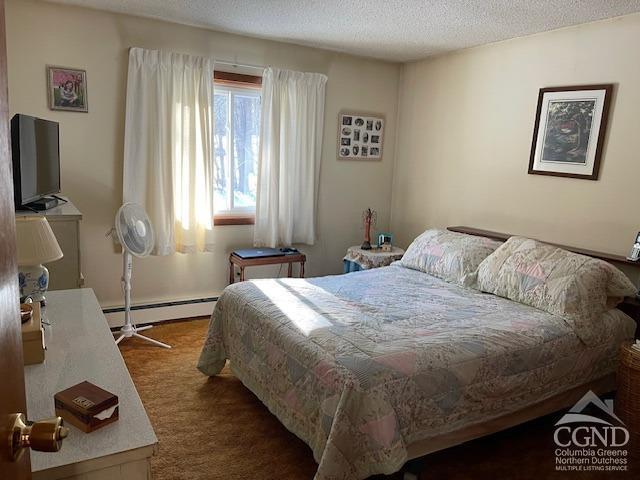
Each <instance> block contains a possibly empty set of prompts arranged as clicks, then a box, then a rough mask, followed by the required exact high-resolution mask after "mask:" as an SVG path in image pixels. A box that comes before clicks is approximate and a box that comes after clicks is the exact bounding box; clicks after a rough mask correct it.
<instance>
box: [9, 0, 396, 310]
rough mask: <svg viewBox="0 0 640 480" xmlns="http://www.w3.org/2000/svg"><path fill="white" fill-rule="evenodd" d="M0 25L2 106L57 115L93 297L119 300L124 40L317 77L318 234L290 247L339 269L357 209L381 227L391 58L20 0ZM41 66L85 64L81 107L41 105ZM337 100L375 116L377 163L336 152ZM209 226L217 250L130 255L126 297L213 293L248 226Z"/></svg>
mask: <svg viewBox="0 0 640 480" xmlns="http://www.w3.org/2000/svg"><path fill="white" fill-rule="evenodd" d="M6 24H7V44H8V61H9V65H8V70H9V101H10V110H11V114H12V115H13V114H14V113H16V112H20V113H27V114H31V115H36V116H39V117H44V118H48V119H51V120H55V121H58V122H60V127H61V157H62V158H61V169H62V172H61V174H62V190H63V193H64V194H66V195H68V196H69V197H70V198H71V199H72V201H73V202H74V203H75V204H76V206H77V207H78V208H79V209H80V210H81V211H82V212H83V214H84V220H83V221H82V230H81V235H82V256H83V272H84V275H85V277H86V284H87V286H89V287H91V288H93V289H94V290H95V291H96V294H97V296H98V299H99V300H100V302H101V304H102V305H103V306H111V305H117V304H120V303H121V299H120V297H121V295H120V282H119V278H120V270H121V262H120V257H119V255H118V254H116V253H114V249H113V248H112V246H111V245H110V243H109V241H108V240H107V239H105V237H104V234H105V232H106V231H107V230H108V229H109V228H110V227H111V225H112V221H113V220H112V219H113V216H114V215H115V212H116V210H117V208H118V207H119V205H120V202H121V199H122V150H123V136H124V111H125V101H124V100H125V86H126V68H127V49H128V48H129V47H131V46H138V47H144V48H150V49H166V50H170V51H176V52H184V53H191V54H197V55H209V56H212V57H214V58H216V57H217V58H219V59H231V60H235V61H238V62H242V63H250V64H259V65H274V66H278V67H283V68H291V69H295V70H302V71H311V72H321V73H324V74H326V75H328V77H329V81H328V84H327V103H326V110H325V115H326V120H325V129H324V131H325V135H324V142H323V155H322V157H323V158H322V171H321V179H320V194H319V212H318V222H319V239H318V242H317V244H316V245H315V246H313V247H308V246H301V249H302V250H303V251H304V252H305V253H307V255H308V266H307V274H308V275H310V276H311V275H325V274H330V273H339V272H340V271H341V268H342V260H341V259H342V256H343V255H344V253H345V251H346V248H347V247H348V246H349V245H353V244H357V243H360V242H361V239H362V231H361V229H360V216H361V212H362V210H363V209H365V208H366V207H372V208H374V209H376V210H377V211H378V224H379V230H387V228H388V223H389V216H390V204H391V178H392V170H393V152H394V150H395V145H394V138H395V120H396V116H397V112H396V107H397V91H398V79H399V68H400V67H399V66H398V65H397V64H392V63H386V62H379V61H374V60H369V59H362V58H357V57H353V56H348V55H343V54H338V53H334V52H328V51H323V50H318V49H312V48H306V47H298V46H294V45H289V44H284V43H278V42H271V41H265V40H259V39H254V38H248V37H243V36H237V35H231V34H226V33H219V32H213V31H209V30H205V29H200V28H195V27H188V26H182V25H177V24H171V23H166V22H161V21H156V20H149V19H143V18H138V17H131V16H125V15H117V14H110V13H104V12H99V11H94V10H89V9H82V8H76V7H67V6H61V5H54V4H49V3H43V2H32V1H27V0H25V1H17V0H9V1H8V2H7V5H6ZM47 64H52V65H63V66H68V67H75V68H82V69H86V70H87V78H88V100H89V113H88V114H84V113H75V112H54V111H51V110H49V109H48V108H47V91H46V77H45V67H46V65H47ZM343 108H344V109H351V110H366V111H374V112H379V113H383V114H385V115H386V118H387V123H386V133H385V146H384V152H385V154H384V159H383V161H382V162H365V163H363V162H345V161H337V160H336V132H337V115H338V112H339V110H341V109H343ZM216 235H217V242H218V245H219V251H218V252H217V253H214V254H198V255H179V254H178V255H173V256H169V257H153V258H147V259H144V260H140V261H136V265H135V271H134V294H135V295H134V297H135V301H136V303H143V302H150V301H159V300H165V299H185V298H197V297H203V296H211V295H215V294H217V293H219V292H220V291H221V290H222V289H223V288H224V287H225V286H226V284H227V278H228V273H227V272H228V270H227V268H228V266H227V265H228V264H227V257H228V254H229V252H230V251H231V250H233V249H235V248H239V247H247V246H250V245H251V242H252V238H253V227H251V226H220V227H217V228H216ZM247 272H248V273H249V276H251V273H250V272H249V270H248V271H247ZM277 272H278V269H277V268H265V269H263V270H262V271H261V272H254V274H259V275H263V276H264V275H270V276H272V275H275V274H277ZM283 273H286V269H284V270H283Z"/></svg>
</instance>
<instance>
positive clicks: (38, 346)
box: [22, 302, 45, 365]
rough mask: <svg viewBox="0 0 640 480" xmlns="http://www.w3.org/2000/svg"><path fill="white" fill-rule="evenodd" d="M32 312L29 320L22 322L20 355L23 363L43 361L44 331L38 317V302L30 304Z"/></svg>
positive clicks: (32, 363)
mask: <svg viewBox="0 0 640 480" xmlns="http://www.w3.org/2000/svg"><path fill="white" fill-rule="evenodd" d="M31 306H32V307H33V314H32V315H31V320H29V321H28V322H26V323H23V324H22V355H23V358H24V364H25V365H34V364H36V363H42V362H44V351H45V345H44V331H43V330H42V320H41V317H40V303H39V302H34V303H33V304H32V305H31Z"/></svg>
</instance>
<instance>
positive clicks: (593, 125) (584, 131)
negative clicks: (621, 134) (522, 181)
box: [528, 84, 613, 180]
mask: <svg viewBox="0 0 640 480" xmlns="http://www.w3.org/2000/svg"><path fill="white" fill-rule="evenodd" d="M612 94H613V84H602V85H578V86H567V87H550V88H541V89H540V92H539V94H538V106H537V109H536V118H535V123H534V127H533V140H532V143H531V155H530V157H529V170H528V173H529V174H532V175H551V176H556V177H568V178H579V179H585V180H597V179H598V174H599V172H600V163H601V160H602V149H603V146H604V141H605V135H606V131H607V121H608V118H609V107H610V104H611V96H612Z"/></svg>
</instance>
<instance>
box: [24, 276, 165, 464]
mask: <svg viewBox="0 0 640 480" xmlns="http://www.w3.org/2000/svg"><path fill="white" fill-rule="evenodd" d="M45 315H46V317H47V318H48V320H49V321H50V322H51V323H52V325H51V326H46V327H45V342H46V345H47V351H46V356H45V363H42V364H38V365H30V366H27V367H25V382H26V391H27V417H28V418H29V420H40V419H44V418H49V417H53V416H55V408H54V404H53V395H54V394H55V393H56V392H59V391H61V390H64V389H65V388H68V387H71V386H73V385H75V384H77V383H80V382H82V381H83V380H88V381H90V382H92V383H94V384H96V385H98V386H99V387H102V388H104V389H106V390H108V391H110V392H112V393H114V394H116V395H117V396H118V399H119V405H120V409H119V410H120V413H119V417H120V418H119V419H118V421H116V422H114V423H112V424H110V425H108V426H105V427H103V428H101V429H99V430H96V431H94V432H91V433H83V432H81V431H80V430H78V429H77V428H75V427H73V426H72V425H69V424H68V423H67V424H66V426H68V427H69V430H70V433H69V437H67V438H66V439H65V440H64V442H63V444H62V449H61V450H60V451H59V452H56V453H43V452H33V451H32V452H31V470H32V471H33V472H38V471H40V470H46V469H49V468H54V467H59V466H63V465H69V464H74V463H78V462H83V461H86V460H90V459H95V458H98V457H103V456H105V455H110V454H113V453H118V452H123V451H127V450H133V449H136V448H141V447H148V446H152V445H155V444H156V443H157V442H158V439H157V438H156V435H155V433H154V431H153V428H152V427H151V423H150V422H149V418H148V417H147V413H146V412H145V410H144V407H143V406H142V402H141V401H140V397H139V396H138V392H137V391H136V389H135V387H134V385H133V381H132V380H131V377H130V376H129V371H128V370H127V367H126V365H125V363H124V360H123V359H122V355H120V351H119V350H118V347H117V346H116V345H115V342H114V340H113V335H112V334H111V332H110V331H109V329H108V325H107V320H106V319H105V318H104V315H103V314H102V310H101V309H100V305H98V300H97V299H96V296H95V294H94V293H93V290H91V289H88V288H84V289H78V290H58V291H53V292H49V293H47V307H46V310H45Z"/></svg>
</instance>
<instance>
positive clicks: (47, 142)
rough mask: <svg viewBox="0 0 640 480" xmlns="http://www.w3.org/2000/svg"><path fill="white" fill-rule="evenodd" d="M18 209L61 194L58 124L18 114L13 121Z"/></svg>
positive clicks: (12, 136)
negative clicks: (48, 196) (52, 195)
mask: <svg viewBox="0 0 640 480" xmlns="http://www.w3.org/2000/svg"><path fill="white" fill-rule="evenodd" d="M11 147H12V151H13V182H14V190H15V201H16V207H21V206H23V205H25V204H27V203H29V202H33V201H36V200H38V199H40V198H41V197H43V196H45V195H49V194H52V193H59V192H60V149H59V148H60V146H59V128H58V123H57V122H52V121H49V120H43V119H41V118H36V117H30V116H28V115H22V114H18V115H15V116H14V117H13V118H12V119H11Z"/></svg>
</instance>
